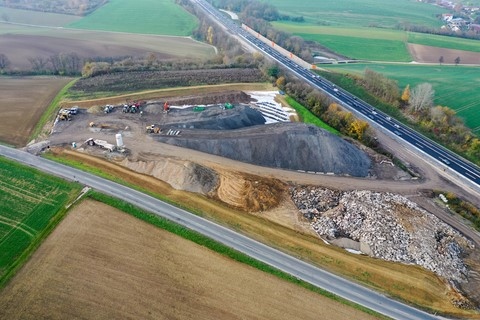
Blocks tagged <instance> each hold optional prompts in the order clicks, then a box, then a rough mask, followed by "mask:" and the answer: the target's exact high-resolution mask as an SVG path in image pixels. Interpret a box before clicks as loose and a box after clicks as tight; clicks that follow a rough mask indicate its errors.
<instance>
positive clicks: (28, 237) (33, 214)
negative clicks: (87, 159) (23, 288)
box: [0, 157, 80, 287]
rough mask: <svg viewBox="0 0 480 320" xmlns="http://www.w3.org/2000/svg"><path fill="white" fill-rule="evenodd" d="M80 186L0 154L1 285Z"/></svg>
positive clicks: (34, 245) (34, 247)
mask: <svg viewBox="0 0 480 320" xmlns="http://www.w3.org/2000/svg"><path fill="white" fill-rule="evenodd" d="M79 191H80V186H79V185H77V184H72V183H69V182H66V181H65V180H62V179H59V178H56V177H53V176H50V175H47V174H44V173H41V172H40V171H37V170H35V169H33V168H30V167H26V166H22V165H19V164H17V163H15V162H13V161H11V160H7V159H5V158H2V157H0V199H2V201H1V202H0V287H2V286H3V285H4V284H5V283H6V281H7V280H8V279H9V278H10V277H11V276H13V274H14V273H15V271H16V270H17V269H18V268H19V267H20V266H21V265H23V263H24V262H25V261H26V259H27V258H28V257H29V256H30V254H31V253H33V251H34V250H35V249H36V248H37V247H38V245H39V244H40V243H41V241H42V240H43V239H44V238H45V237H46V236H47V235H48V234H49V233H50V232H51V231H52V230H53V228H54V227H55V226H56V225H57V224H58V222H59V221H60V220H61V218H62V217H63V216H64V214H65V212H66V209H65V205H66V204H67V203H69V202H71V201H72V200H73V199H74V198H75V197H76V196H77V195H78V193H79Z"/></svg>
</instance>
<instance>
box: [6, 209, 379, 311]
mask: <svg viewBox="0 0 480 320" xmlns="http://www.w3.org/2000/svg"><path fill="white" fill-rule="evenodd" d="M112 292H114V293H115V294H112ZM320 315H321V317H322V318H326V319H333V318H335V319H345V320H347V319H362V320H363V319H365V320H366V319H374V318H373V317H370V316H368V315H366V314H364V313H363V312H360V311H357V310H355V309H353V308H350V307H347V306H345V305H342V304H340V303H338V302H335V301H332V300H330V299H328V298H325V297H323V296H320V295H318V294H316V293H313V292H311V291H308V290H306V289H303V288H301V287H299V286H297V285H295V284H292V283H288V282H286V281H283V280H280V279H278V278H277V277H275V276H273V275H270V274H267V273H264V272H262V271H259V270H257V269H254V268H252V267H250V266H247V265H244V264H241V263H238V262H235V261H233V260H231V259H229V258H226V257H224V256H221V255H219V254H217V253H215V252H212V251H210V250H208V249H206V248H205V247H202V246H199V245H197V244H195V243H193V242H191V241H187V240H185V239H182V238H180V237H178V236H176V235H173V234H171V233H169V232H166V231H164V230H161V229H158V228H156V227H154V226H152V225H150V224H148V223H145V222H143V221H141V220H138V219H136V218H134V217H132V216H130V215H128V214H125V213H123V212H121V211H119V210H117V209H114V208H112V207H109V206H107V205H105V204H102V203H98V202H95V201H91V200H85V201H83V202H82V203H81V205H77V206H76V207H75V208H74V209H73V210H72V211H71V212H70V213H69V214H68V216H67V217H66V218H65V219H64V220H63V221H62V222H61V224H60V225H59V226H58V227H57V228H56V229H55V231H54V232H53V233H52V234H51V235H50V236H49V237H48V239H47V240H46V241H45V242H44V243H43V244H42V245H41V247H40V248H39V249H38V250H37V251H36V252H35V254H34V255H33V257H32V258H31V259H30V260H29V262H28V263H27V264H26V265H25V266H24V267H23V268H22V270H21V271H20V272H19V273H18V274H17V276H16V277H15V278H14V279H13V280H12V281H11V282H10V283H9V285H8V286H7V287H6V288H5V289H4V290H2V291H1V292H0V318H1V319H47V318H48V319H65V318H76V319H107V318H108V319H126V318H136V319H285V320H288V319H316V318H318V317H319V316H320Z"/></svg>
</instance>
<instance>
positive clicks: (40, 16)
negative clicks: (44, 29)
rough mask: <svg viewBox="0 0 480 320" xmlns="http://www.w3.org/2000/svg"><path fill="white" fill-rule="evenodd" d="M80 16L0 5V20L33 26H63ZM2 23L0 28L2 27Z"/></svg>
mask: <svg viewBox="0 0 480 320" xmlns="http://www.w3.org/2000/svg"><path fill="white" fill-rule="evenodd" d="M81 18H82V17H79V16H73V15H69V14H59V13H50V12H39V11H32V10H22V9H11V8H6V7H0V22H9V23H20V24H27V25H33V26H49V27H64V26H65V25H67V24H70V23H72V22H74V21H77V20H80V19H81ZM3 27H4V26H3V25H2V26H1V29H3Z"/></svg>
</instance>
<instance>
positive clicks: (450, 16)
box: [442, 13, 453, 21]
mask: <svg viewBox="0 0 480 320" xmlns="http://www.w3.org/2000/svg"><path fill="white" fill-rule="evenodd" d="M442 19H443V21H450V20H452V19H453V13H443V14H442Z"/></svg>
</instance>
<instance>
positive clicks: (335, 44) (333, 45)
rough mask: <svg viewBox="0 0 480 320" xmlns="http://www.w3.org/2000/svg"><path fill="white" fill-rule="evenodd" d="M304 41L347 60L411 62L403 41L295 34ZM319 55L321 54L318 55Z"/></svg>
mask: <svg viewBox="0 0 480 320" xmlns="http://www.w3.org/2000/svg"><path fill="white" fill-rule="evenodd" d="M295 35H297V36H300V37H302V38H304V39H305V40H310V41H315V42H318V43H319V44H321V45H322V46H324V47H327V48H329V49H330V50H333V51H334V52H336V53H338V54H341V55H342V56H344V57H346V58H349V59H356V60H367V61H400V62H409V61H412V58H411V56H410V53H409V51H408V47H407V46H406V45H405V42H404V41H401V40H390V39H371V38H370V39H367V38H362V37H354V36H341V35H334V34H308V33H296V34H295ZM320 55H321V53H320Z"/></svg>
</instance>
